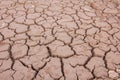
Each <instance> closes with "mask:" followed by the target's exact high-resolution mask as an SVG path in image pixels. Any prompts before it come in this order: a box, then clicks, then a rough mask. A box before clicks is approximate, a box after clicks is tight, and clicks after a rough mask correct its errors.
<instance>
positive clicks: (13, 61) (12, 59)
mask: <svg viewBox="0 0 120 80" xmlns="http://www.w3.org/2000/svg"><path fill="white" fill-rule="evenodd" d="M11 49H12V45H10V46H9V49H8V52H9V56H10V59H11V61H12V65H11V69H12V70H14V69H13V66H14V63H15V60H14V58H13V55H12V51H11Z"/></svg>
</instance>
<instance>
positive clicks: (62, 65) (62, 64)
mask: <svg viewBox="0 0 120 80" xmlns="http://www.w3.org/2000/svg"><path fill="white" fill-rule="evenodd" d="M60 63H61V72H62V74H63V77H64V80H66V77H65V73H64V63H63V60H62V58H60Z"/></svg>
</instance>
